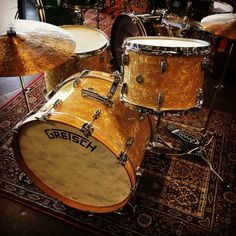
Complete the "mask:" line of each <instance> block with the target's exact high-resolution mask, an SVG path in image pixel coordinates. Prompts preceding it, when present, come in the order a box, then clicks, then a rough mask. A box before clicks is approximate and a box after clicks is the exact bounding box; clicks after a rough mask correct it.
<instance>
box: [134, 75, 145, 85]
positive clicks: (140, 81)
mask: <svg viewBox="0 0 236 236" xmlns="http://www.w3.org/2000/svg"><path fill="white" fill-rule="evenodd" d="M136 81H137V82H138V83H139V84H142V83H143V82H144V78H143V76H142V75H137V76H136Z"/></svg>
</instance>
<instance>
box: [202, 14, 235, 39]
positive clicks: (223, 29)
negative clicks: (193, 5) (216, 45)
mask: <svg viewBox="0 0 236 236" xmlns="http://www.w3.org/2000/svg"><path fill="white" fill-rule="evenodd" d="M201 25H202V27H203V28H204V29H205V30H206V31H208V32H210V33H212V34H215V35H217V36H222V37H224V38H228V39H233V40H235V39H236V14H234V13H226V14H215V15H210V16H206V17H204V18H203V19H202V20H201Z"/></svg>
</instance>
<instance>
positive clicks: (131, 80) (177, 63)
mask: <svg viewBox="0 0 236 236" xmlns="http://www.w3.org/2000/svg"><path fill="white" fill-rule="evenodd" d="M209 52H210V44H209V43H208V42H206V41H203V40H196V39H186V38H169V37H132V38H127V39H126V41H125V42H124V55H123V87H122V90H121V99H122V101H123V102H125V103H127V104H128V105H130V106H131V107H132V109H135V110H137V111H140V112H148V113H160V112H165V111H168V112H177V111H181V112H182V111H186V110H189V109H190V108H194V107H200V106H201V104H202V99H203V91H202V84H203V79H204V67H205V66H206V63H207V62H208V58H207V55H208V53H209Z"/></svg>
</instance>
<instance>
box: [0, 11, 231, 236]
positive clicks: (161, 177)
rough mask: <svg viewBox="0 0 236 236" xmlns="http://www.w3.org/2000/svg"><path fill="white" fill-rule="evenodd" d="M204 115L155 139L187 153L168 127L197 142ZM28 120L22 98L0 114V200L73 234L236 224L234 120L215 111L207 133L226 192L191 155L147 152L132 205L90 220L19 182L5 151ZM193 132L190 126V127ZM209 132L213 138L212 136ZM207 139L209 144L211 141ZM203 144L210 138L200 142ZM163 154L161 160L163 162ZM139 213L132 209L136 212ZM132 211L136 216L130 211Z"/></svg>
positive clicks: (220, 228) (36, 90) (179, 231)
mask: <svg viewBox="0 0 236 236" xmlns="http://www.w3.org/2000/svg"><path fill="white" fill-rule="evenodd" d="M86 14H87V15H86V21H85V24H86V25H89V26H95V24H96V23H95V18H96V14H95V13H94V12H93V11H88V12H87V13H86ZM100 17H101V22H100V29H101V30H103V31H104V32H105V33H106V34H107V35H108V36H110V32H111V26H112V20H113V19H111V18H110V17H106V16H105V15H101V16H100ZM44 87H45V84H44V80H43V79H42V78H41V79H38V80H36V81H35V82H34V84H33V86H32V87H31V91H30V94H29V98H30V104H31V107H32V108H33V109H34V108H35V109H37V107H38V108H39V107H41V104H42V103H43V102H44V100H45V99H44V96H43V92H42V91H43V90H44ZM206 113H207V109H205V108H203V109H201V110H200V111H198V112H191V113H189V114H187V115H185V116H180V117H165V118H164V119H162V120H161V124H160V126H159V128H158V130H157V132H156V136H158V135H159V136H160V137H161V138H162V139H164V140H165V141H167V142H171V143H172V144H173V145H174V147H175V148H177V149H178V148H180V149H181V150H182V151H183V152H187V151H189V150H191V149H192V146H190V145H187V144H184V143H183V142H182V141H181V140H179V139H176V138H175V137H174V136H172V134H170V133H169V132H168V131H167V129H166V127H167V125H168V124H171V125H174V126H176V127H179V128H181V129H182V130H184V131H186V132H188V133H190V134H192V135H194V136H196V137H198V138H199V136H200V134H201V133H200V129H201V127H202V126H203V124H204V119H205V117H206ZM25 114H26V107H25V104H24V98H23V96H22V95H21V94H20V95H19V96H17V97H16V98H14V99H13V100H12V101H10V102H9V103H8V104H7V105H6V106H5V107H3V108H2V109H1V110H0V132H1V138H0V194H1V195H2V196H4V197H6V198H9V199H12V200H14V201H17V202H20V203H22V204H24V205H27V206H29V207H32V208H34V209H36V210H39V211H41V212H44V213H45V214H48V215H51V216H53V217H56V218H58V219H60V220H62V221H64V222H68V223H70V224H73V225H75V226H78V227H80V226H83V227H85V228H87V229H88V230H89V231H93V232H94V233H95V232H96V233H95V234H102V235H122V236H124V235H127V236H128V235H168V236H169V235H186V236H187V235H233V234H234V232H235V230H236V227H235V219H236V178H235V173H236V168H235V165H236V163H235V160H236V118H235V117H232V116H231V115H229V114H226V113H222V112H218V111H215V112H214V113H213V117H212V120H211V122H210V127H209V129H210V130H211V131H212V132H213V131H214V133H215V137H214V138H213V140H212V142H211V143H210V144H209V145H208V146H207V154H208V157H207V158H208V161H210V162H211V163H212V166H213V168H214V169H215V170H216V171H217V173H219V174H220V175H221V176H222V177H223V179H225V180H227V181H229V182H230V183H231V184H232V188H231V189H225V188H223V187H222V185H221V181H220V180H219V179H218V178H217V177H216V176H215V175H214V174H212V172H211V171H210V170H209V167H208V165H207V164H206V162H205V161H204V160H203V159H202V158H201V157H199V156H197V155H182V156H179V155H178V153H179V152H178V151H176V152H174V154H173V153H172V155H168V154H169V153H170V151H169V150H165V149H163V148H156V149H153V150H151V151H147V153H146V155H145V158H144V161H143V162H142V166H141V167H142V168H143V170H144V171H143V175H142V177H141V178H140V181H139V184H138V188H137V190H136V192H135V194H134V197H133V198H132V199H131V200H130V202H129V204H127V205H126V206H125V207H124V208H123V209H122V210H121V211H120V212H116V213H115V212H114V213H106V214H90V213H87V212H83V211H80V210H78V209H73V208H71V207H68V206H66V205H64V204H63V203H61V202H58V201H57V200H56V199H54V198H52V197H50V196H48V195H47V194H46V193H44V192H42V191H41V190H40V189H39V188H38V187H36V186H35V185H34V184H33V183H31V182H30V181H28V179H27V178H23V181H22V180H21V179H20V178H19V177H21V176H22V170H21V169H20V168H19V166H18V163H17V162H16V160H15V158H14V156H13V154H12V148H11V139H12V128H13V127H14V126H15V125H16V124H17V123H18V122H19V121H21V120H22V119H23V117H24V116H25ZM193 124H194V125H193ZM212 132H211V133H212ZM209 137H210V136H209ZM206 138H208V136H207V137H206ZM165 154H166V155H165ZM136 205H137V207H135V206H136ZM134 207H135V208H134Z"/></svg>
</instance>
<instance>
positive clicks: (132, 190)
mask: <svg viewBox="0 0 236 236" xmlns="http://www.w3.org/2000/svg"><path fill="white" fill-rule="evenodd" d="M142 175H143V169H142V168H141V167H139V166H138V167H137V169H136V176H137V179H136V184H135V185H134V186H133V187H132V189H131V192H132V193H133V194H135V192H136V190H137V187H138V183H139V179H140V177H141V176H142Z"/></svg>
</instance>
